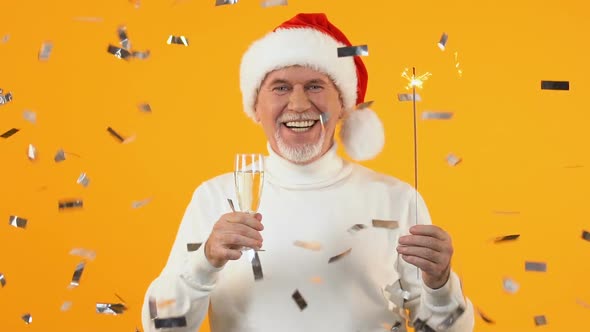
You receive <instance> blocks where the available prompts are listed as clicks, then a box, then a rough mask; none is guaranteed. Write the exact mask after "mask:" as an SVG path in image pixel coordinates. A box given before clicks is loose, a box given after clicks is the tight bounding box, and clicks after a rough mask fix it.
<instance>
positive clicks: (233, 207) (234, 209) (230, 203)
mask: <svg viewBox="0 0 590 332" xmlns="http://www.w3.org/2000/svg"><path fill="white" fill-rule="evenodd" d="M227 203H228V204H229V208H230V209H231V212H236V208H235V206H234V202H233V201H232V200H231V198H228V199H227Z"/></svg>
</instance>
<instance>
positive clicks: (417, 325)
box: [413, 318, 436, 332]
mask: <svg viewBox="0 0 590 332" xmlns="http://www.w3.org/2000/svg"><path fill="white" fill-rule="evenodd" d="M413 325H414V330H415V331H416V332H436V330H435V329H433V328H432V327H430V325H428V324H427V322H426V321H423V320H421V319H420V318H417V319H416V320H415V321H414V324H413Z"/></svg>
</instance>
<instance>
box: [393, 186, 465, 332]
mask: <svg viewBox="0 0 590 332" xmlns="http://www.w3.org/2000/svg"><path fill="white" fill-rule="evenodd" d="M411 196H412V197H410V199H409V202H410V206H409V209H408V213H407V219H406V220H405V225H404V227H405V229H402V231H403V232H404V233H405V234H409V231H408V228H409V227H411V226H412V225H414V224H416V220H417V221H418V223H419V224H426V225H428V224H432V222H431V218H430V214H429V212H428V208H427V207H426V204H425V203H424V200H423V199H422V197H421V196H420V194H418V193H417V192H416V191H414V190H412V191H411ZM416 199H417V200H418V204H416ZM416 206H417V207H418V208H417V209H416ZM416 211H417V212H418V214H417V216H418V218H417V219H416ZM397 270H398V273H399V275H400V282H401V288H402V289H403V290H404V291H407V292H409V294H408V296H407V298H406V301H404V309H407V310H408V311H409V313H410V322H411V323H412V325H413V326H414V327H415V328H416V331H432V330H434V331H449V332H465V331H473V327H474V315H473V305H472V304H471V301H469V299H468V298H466V297H465V296H464V295H463V291H462V287H461V283H460V280H459V277H458V276H457V274H456V273H455V272H453V271H451V275H450V277H449V280H448V281H447V282H446V283H445V284H444V285H443V286H442V287H441V288H438V289H431V288H429V287H428V286H426V285H425V284H424V283H423V282H422V277H421V271H419V270H418V268H417V267H415V266H413V265H411V264H409V263H407V262H406V261H404V260H403V259H402V258H401V257H398V264H397ZM429 328H430V329H429Z"/></svg>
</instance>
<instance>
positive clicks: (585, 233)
mask: <svg viewBox="0 0 590 332" xmlns="http://www.w3.org/2000/svg"><path fill="white" fill-rule="evenodd" d="M582 239H583V240H586V241H590V232H588V231H582Z"/></svg>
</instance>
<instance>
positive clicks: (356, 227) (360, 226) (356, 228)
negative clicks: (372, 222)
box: [348, 224, 367, 233]
mask: <svg viewBox="0 0 590 332" xmlns="http://www.w3.org/2000/svg"><path fill="white" fill-rule="evenodd" d="M365 228H367V225H363V224H355V225H352V227H350V228H349V229H348V232H349V233H356V232H358V231H360V230H363V229H365Z"/></svg>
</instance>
